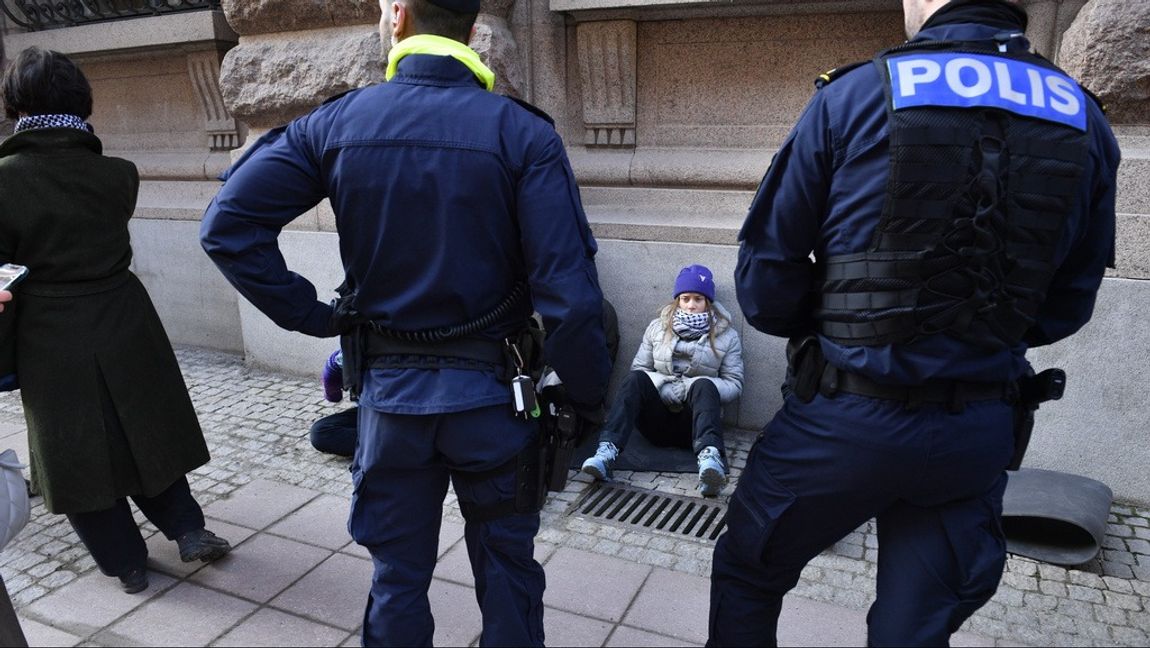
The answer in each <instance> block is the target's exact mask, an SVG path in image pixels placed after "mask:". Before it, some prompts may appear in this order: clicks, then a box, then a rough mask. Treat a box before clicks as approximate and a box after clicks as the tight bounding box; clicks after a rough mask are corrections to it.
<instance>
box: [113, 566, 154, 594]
mask: <svg viewBox="0 0 1150 648" xmlns="http://www.w3.org/2000/svg"><path fill="white" fill-rule="evenodd" d="M120 589H122V590H124V591H125V592H126V593H128V594H135V593H136V592H142V591H144V590H146V589H148V570H146V569H144V568H143V567H137V568H136V569H133V570H132V571H130V572H128V573H127V574H124V575H123V576H120Z"/></svg>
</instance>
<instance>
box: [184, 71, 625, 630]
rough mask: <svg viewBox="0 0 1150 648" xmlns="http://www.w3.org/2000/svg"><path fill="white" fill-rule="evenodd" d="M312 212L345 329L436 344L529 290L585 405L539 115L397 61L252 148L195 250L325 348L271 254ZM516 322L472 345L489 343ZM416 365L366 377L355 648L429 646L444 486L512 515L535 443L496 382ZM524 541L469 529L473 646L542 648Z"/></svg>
mask: <svg viewBox="0 0 1150 648" xmlns="http://www.w3.org/2000/svg"><path fill="white" fill-rule="evenodd" d="M324 198H329V199H330V201H331V206H332V209H333V210H334V212H335V218H336V226H337V228H338V231H339V235H340V236H339V245H340V253H341V257H342V259H343V264H344V268H345V270H346V272H347V282H348V285H349V286H351V287H352V288H353V289H354V290H355V291H356V296H355V299H354V306H355V308H356V310H358V311H359V312H360V313H362V314H363V315H365V316H366V317H368V318H370V319H371V320H372V321H374V322H375V323H377V324H379V325H381V326H383V327H386V328H389V329H394V330H407V331H415V330H426V329H435V328H439V327H448V326H453V325H458V324H461V323H463V322H469V321H474V320H475V319H476V318H477V317H480V316H482V315H483V314H485V313H488V312H490V311H491V310H492V309H493V307H494V306H495V305H496V304H498V303H500V301H501V300H503V299H504V298H505V297H506V295H508V294H509V293H510V292H511V291H512V289H513V286H515V285H516V284H517V283H518V282H524V281H526V282H527V283H528V284H529V286H530V294H531V299H532V301H533V305H534V308H535V310H536V311H537V312H538V313H539V314H540V315H541V316H542V319H543V322H544V326H545V327H546V330H547V331H548V337H547V340H546V343H545V346H546V358H547V361H548V363H549V364H550V365H552V366H553V367H554V368H555V369H556V371H558V372H559V373H560V375H562V376H563V379H564V384H565V385H566V388H567V393H568V395H569V397H570V398H571V399H572V400H574V401H577V402H581V403H598V402H601V400H602V398H603V395H604V391H605V389H606V383H607V379H608V375H609V365H608V359H607V354H606V346H605V340H604V334H603V328H602V311H601V308H602V306H601V304H602V300H603V297H602V293H601V291H600V289H599V285H598V276H597V273H596V269H595V265H594V255H595V252H596V244H595V241H594V238H593V237H592V235H591V232H590V228H589V226H588V224H587V221H586V217H585V215H584V213H583V210H582V206H581V203H580V199H579V194H578V188H577V186H576V183H575V179H574V176H573V174H572V171H571V169H570V165H569V163H568V160H567V157H566V153H565V151H564V148H563V144H562V142H561V140H560V138H559V136H558V135H557V133H556V132H555V129H554V127H553V126H552V125H551V124H550V123H549V120H548V119H546V118H545V116H543V115H542V113H538V112H537V111H534V110H533V109H530V108H528V107H525V106H524V105H520V104H519V103H517V102H515V101H513V100H511V99H509V98H507V97H503V96H499V95H495V94H492V93H490V92H488V91H487V90H485V89H484V88H483V87H482V85H481V84H480V82H479V81H478V80H477V78H476V75H475V74H473V72H472V71H471V70H470V69H469V68H468V67H466V66H465V65H464V64H463V63H461V62H460V60H456V58H453V57H451V56H439V55H430V54H410V55H407V56H405V57H404V58H402V59H400V60H399V62H398V68H397V72H396V73H395V76H394V77H393V78H391V79H390V81H389V82H388V83H385V84H380V85H375V86H371V87H368V88H364V89H360V90H357V91H354V92H351V93H348V94H346V95H343V96H341V97H338V98H336V99H333V100H331V101H329V102H328V103H326V104H324V105H322V106H320V107H319V108H317V109H316V110H314V111H313V112H312V113H310V114H308V115H306V116H304V117H301V118H299V119H297V120H295V121H293V122H291V123H290V124H289V125H287V126H286V127H284V128H280V129H276V130H274V131H272V132H270V133H269V134H268V135H267V136H265V137H264V138H262V139H261V140H260V141H259V142H257V143H256V144H255V145H253V147H252V149H251V150H250V151H249V152H248V153H247V154H246V155H245V156H244V158H242V159H241V160H240V161H239V162H237V164H236V165H235V166H234V167H233V168H232V169H231V170H230V171H229V173H228V174H227V177H226V184H225V185H224V186H223V188H222V189H221V191H220V192H219V195H218V196H217V197H216V198H215V200H214V201H213V202H212V204H211V206H210V207H209V208H208V210H207V213H206V214H205V216H204V221H203V226H202V230H201V238H202V242H203V246H204V249H205V250H206V251H207V252H208V254H209V255H210V256H211V257H212V259H213V260H214V261H215V262H216V263H217V265H218V266H219V267H220V269H221V270H222V271H223V273H224V275H225V276H226V277H227V278H228V279H229V281H231V283H232V284H233V285H234V286H235V287H236V289H237V290H238V291H239V292H240V293H241V294H242V295H244V297H246V298H247V299H248V300H250V301H251V302H252V303H253V304H254V305H255V306H256V307H257V308H259V309H260V310H261V311H263V312H264V313H265V314H267V315H268V316H269V317H270V318H271V319H272V320H273V321H275V322H276V323H277V324H279V325H280V326H282V327H284V328H287V329H290V330H296V331H301V332H303V333H306V334H309V335H315V336H328V335H334V334H335V331H334V330H332V324H331V319H332V313H333V309H332V307H331V306H329V305H328V304H325V303H323V302H321V301H318V300H317V298H316V290H315V287H314V286H313V285H312V284H311V283H310V282H309V281H308V280H307V279H305V278H303V277H300V276H298V275H296V274H294V273H292V272H290V271H288V269H287V267H286V265H285V262H284V258H283V256H282V255H281V253H280V251H279V249H278V246H277V244H276V237H277V235H278V234H279V231H280V230H281V228H282V227H283V226H284V225H286V224H287V223H288V222H289V221H291V220H292V219H294V218H295V217H296V216H298V215H299V214H300V213H302V212H304V211H305V210H307V209H309V208H311V207H313V206H314V205H316V204H317V203H318V202H320V201H321V200H322V199H324ZM512 310H516V309H512ZM530 310H531V309H530V308H529V307H528V308H526V309H522V308H521V309H518V311H519V312H515V313H510V314H508V315H506V316H503V317H500V318H498V319H497V320H496V321H494V322H493V323H492V324H491V325H490V326H489V327H488V328H487V329H486V330H484V331H482V332H481V333H480V334H479V335H478V337H480V338H483V339H486V340H493V341H499V340H502V339H503V338H504V337H506V336H507V335H508V334H510V333H513V332H515V331H516V330H519V329H520V328H521V327H522V326H523V324H524V320H525V317H526V315H529V314H530ZM524 311H525V312H524ZM599 350H602V351H601V352H600V351H599ZM432 360H435V362H439V360H442V362H439V364H435V362H432V364H431V365H426V363H425V364H424V366H416V367H411V366H393V367H388V366H373V367H372V368H370V369H368V370H367V371H365V373H364V379H363V386H362V394H361V397H360V401H359V404H360V407H359V445H358V447H357V449H356V455H355V458H354V460H353V464H352V472H353V480H354V483H355V490H354V497H353V500H352V510H351V515H350V520H349V523H348V527H349V530H350V532H351V534H352V537H353V538H355V540H356V541H357V542H358V543H360V544H362V545H364V546H365V547H367V549H368V550H369V551H370V552H371V554H372V557H373V560H374V563H375V578H374V582H373V585H372V588H371V593H370V596H369V600H368V603H367V609H366V612H365V619H364V630H363V640H364V643H365V645H430V643H431V639H432V634H433V629H434V624H433V620H432V617H431V613H430V608H429V605H428V600H427V589H428V586H429V584H430V582H431V577H432V570H433V569H434V567H435V562H436V555H437V551H436V548H437V545H438V533H439V526H440V517H441V510H442V502H443V498H444V496H445V493H446V490H447V486H448V482H449V479H450V480H451V481H452V482H453V483H454V488H455V493H456V496H457V498H458V500H459V502H460V504H461V507H468V506H478V507H483V506H489V505H498V504H499V503H501V502H506V501H508V500H511V499H513V498H514V496H515V493H516V475H515V473H514V472H510V473H508V472H506V471H502V470H496V468H498V467H500V466H504V465H506V464H507V463H508V462H509V460H510V459H513V458H514V457H515V456H516V455H517V454H518V453H520V451H521V450H523V449H524V448H525V447H526V446H528V444H529V443H531V442H533V440H534V439H535V437H536V436H537V434H538V430H537V425H536V423H535V422H534V421H527V420H525V419H523V418H516V417H515V416H514V415H513V410H512V407H511V405H510V402H511V395H510V390H509V387H508V385H507V383H506V382H505V378H504V377H503V376H502V374H501V368H499V367H496V366H494V365H491V364H485V363H483V362H475V361H472V360H454V359H451V358H444V359H438V360H436V359H432ZM465 510H466V508H465ZM538 527H539V515H538V512H537V511H535V512H527V513H517V514H511V515H506V516H504V517H500V518H498V519H492V520H482V521H481V520H472V519H469V520H468V521H467V524H466V530H465V538H466V543H467V547H468V551H469V553H470V556H471V563H472V567H473V569H474V572H475V581H476V595H477V597H478V599H479V605H480V609H481V611H482V613H483V635H482V642H483V643H484V644H485V645H486V644H506V645H539V644H541V643H542V641H543V628H542V613H543V602H542V594H543V587H544V576H543V570H542V567H540V566H539V564H538V563H537V562H535V560H534V559H533V558H532V552H533V546H534V545H533V538H534V536H535V533H536V532H537V530H538Z"/></svg>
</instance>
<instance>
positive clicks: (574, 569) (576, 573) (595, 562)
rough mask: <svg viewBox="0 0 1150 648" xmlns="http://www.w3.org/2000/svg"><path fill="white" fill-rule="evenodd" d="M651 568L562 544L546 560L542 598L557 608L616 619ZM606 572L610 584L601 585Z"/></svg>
mask: <svg viewBox="0 0 1150 648" xmlns="http://www.w3.org/2000/svg"><path fill="white" fill-rule="evenodd" d="M650 572H651V568H650V567H648V566H646V565H636V564H634V563H629V562H626V561H624V560H619V559H618V558H614V557H611V556H601V555H598V554H593V553H589V552H586V551H580V550H577V549H570V548H568V547H562V548H560V549H558V550H557V551H556V552H555V555H553V556H552V557H551V559H550V560H549V561H547V590H546V592H545V593H544V595H543V600H544V602H545V603H546V604H547V605H549V606H551V607H554V608H557V609H560V610H564V611H567V612H573V613H575V614H582V615H587V616H591V617H595V618H597V619H603V620H605V621H615V622H617V621H619V620H620V619H621V618H622V617H623V614H624V613H625V612H626V610H627V608H628V606H630V604H631V601H633V600H634V598H635V595H636V594H637V593H638V591H639V588H640V587H641V586H642V584H643V581H645V580H646V578H647V575H648V574H649V573H650ZM607 574H610V577H611V587H609V588H606V587H603V582H604V578H605V575H607Z"/></svg>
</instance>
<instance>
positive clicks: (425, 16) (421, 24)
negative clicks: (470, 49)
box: [404, 0, 479, 44]
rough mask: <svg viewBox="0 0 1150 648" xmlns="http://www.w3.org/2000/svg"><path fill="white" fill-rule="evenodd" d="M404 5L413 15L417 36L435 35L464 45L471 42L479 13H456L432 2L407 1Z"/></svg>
mask: <svg viewBox="0 0 1150 648" xmlns="http://www.w3.org/2000/svg"><path fill="white" fill-rule="evenodd" d="M404 4H406V5H407V8H408V10H409V11H410V12H411V14H412V19H413V20H414V23H415V24H414V25H413V27H414V28H415V32H416V33H417V34H434V35H436V36H443V37H444V38H451V39H454V40H457V41H459V42H461V43H464V44H466V43H467V41H469V40H471V28H472V27H473V26H474V25H475V17H476V16H477V15H479V13H478V12H456V11H452V10H450V9H445V8H443V7H441V6H439V5H437V4H433V3H432V2H430V0H405V1H404Z"/></svg>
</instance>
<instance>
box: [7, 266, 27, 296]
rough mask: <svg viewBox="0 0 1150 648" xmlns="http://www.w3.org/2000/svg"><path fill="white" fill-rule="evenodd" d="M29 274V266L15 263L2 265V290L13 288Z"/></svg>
mask: <svg viewBox="0 0 1150 648" xmlns="http://www.w3.org/2000/svg"><path fill="white" fill-rule="evenodd" d="M27 276H28V268H26V267H24V266H22V265H16V264H15V263H5V264H4V265H2V266H0V290H11V289H12V288H15V287H16V284H18V283H20V282H21V281H24V278H25V277H27Z"/></svg>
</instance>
